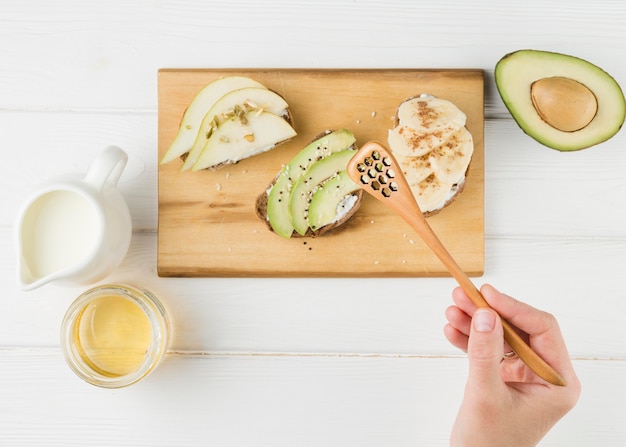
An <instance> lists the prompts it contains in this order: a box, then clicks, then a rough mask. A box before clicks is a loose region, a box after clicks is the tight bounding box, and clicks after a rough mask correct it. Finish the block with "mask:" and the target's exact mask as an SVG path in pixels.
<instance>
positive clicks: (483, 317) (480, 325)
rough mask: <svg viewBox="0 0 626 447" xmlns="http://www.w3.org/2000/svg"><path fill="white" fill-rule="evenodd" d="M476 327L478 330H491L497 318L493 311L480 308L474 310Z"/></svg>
mask: <svg viewBox="0 0 626 447" xmlns="http://www.w3.org/2000/svg"><path fill="white" fill-rule="evenodd" d="M472 321H473V323H474V329H476V330H477V331H478V332H491V331H493V329H494V328H495V326H496V319H495V317H494V315H493V313H492V312H491V311H490V310H487V309H478V310H477V311H476V312H474V318H472Z"/></svg>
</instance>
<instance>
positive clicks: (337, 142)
mask: <svg viewBox="0 0 626 447" xmlns="http://www.w3.org/2000/svg"><path fill="white" fill-rule="evenodd" d="M355 142H356V138H355V137H354V134H353V133H352V132H350V131H349V130H347V129H339V130H336V131H334V132H330V133H327V134H324V135H323V136H322V137H320V138H318V139H316V140H315V141H313V142H311V143H310V144H309V145H307V146H306V147H305V148H304V149H302V150H301V151H300V152H298V154H297V155H296V156H295V157H294V158H293V159H292V160H291V161H290V162H289V163H288V164H286V165H285V166H283V168H282V169H281V170H280V172H279V173H278V176H277V178H276V181H275V182H274V185H273V186H272V188H271V189H270V191H269V194H268V198H267V218H268V220H269V223H270V226H271V227H272V229H273V230H274V232H275V233H276V234H278V235H280V236H282V237H285V238H289V237H291V235H292V234H293V231H294V226H293V224H292V222H291V216H290V214H289V197H290V193H291V190H292V188H293V185H294V184H295V183H296V182H297V181H298V180H299V179H300V177H302V176H303V175H304V173H305V172H306V171H307V170H308V169H309V168H310V167H311V165H312V164H313V163H315V162H317V161H319V160H321V159H322V158H325V157H327V156H328V155H330V154H333V153H335V152H339V151H341V150H344V149H348V148H349V147H351V146H352V145H353V144H354V143H355Z"/></svg>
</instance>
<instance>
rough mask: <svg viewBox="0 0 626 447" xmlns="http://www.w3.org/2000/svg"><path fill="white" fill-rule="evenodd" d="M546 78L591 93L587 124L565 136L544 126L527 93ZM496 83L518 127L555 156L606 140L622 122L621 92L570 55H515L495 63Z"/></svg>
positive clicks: (595, 69)
mask: <svg viewBox="0 0 626 447" xmlns="http://www.w3.org/2000/svg"><path fill="white" fill-rule="evenodd" d="M547 78H566V79H571V80H573V81H576V82H578V83H579V84H582V85H583V86H584V87H586V88H587V89H588V90H589V91H590V92H591V93H593V96H595V100H596V102H597V112H596V114H595V116H594V117H593V118H592V119H591V121H590V122H589V123H588V124H586V125H585V126H584V127H582V128H581V129H577V130H573V131H564V130H559V129H558V128H556V127H554V126H553V125H551V124H549V123H548V122H546V121H544V119H543V118H542V117H541V115H540V113H539V111H538V109H537V108H536V106H535V104H533V100H532V97H531V88H532V85H533V83H535V82H536V81H539V80H542V79H547ZM495 81H496V86H497V89H498V92H499V94H500V96H501V98H502V101H503V102H504V104H505V105H506V107H507V109H508V110H509V112H510V113H511V115H512V116H513V119H515V121H516V122H517V124H518V125H519V127H520V128H521V129H522V130H523V131H524V132H525V133H527V134H528V135H529V136H531V137H532V138H534V139H535V140H537V141H538V142H540V143H541V144H543V145H545V146H548V147H550V148H552V149H556V150H559V151H575V150H580V149H585V148H588V147H590V146H593V145H596V144H599V143H601V142H603V141H606V140H608V139H609V138H611V137H612V136H613V135H615V134H616V133H617V132H618V131H619V130H620V128H621V126H622V124H623V123H624V118H625V117H626V101H625V99H624V93H623V92H622V89H621V88H620V86H619V85H618V83H617V82H616V81H615V79H613V78H612V77H611V76H610V75H609V74H608V73H606V72H605V71H604V70H602V69H601V68H599V67H597V66H596V65H594V64H592V63H590V62H588V61H586V60H583V59H580V58H577V57H574V56H569V55H565V54H559V53H552V52H548V51H538V50H520V51H516V52H513V53H510V54H507V55H506V56H504V57H503V58H502V59H500V61H498V63H497V64H496V67H495ZM563 107H564V109H566V108H567V107H569V105H568V104H563Z"/></svg>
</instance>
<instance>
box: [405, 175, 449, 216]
mask: <svg viewBox="0 0 626 447" xmlns="http://www.w3.org/2000/svg"><path fill="white" fill-rule="evenodd" d="M409 186H410V187H411V192H413V196H414V197H415V200H417V204H418V205H419V207H420V209H421V210H422V212H423V213H430V212H432V211H433V210H437V209H439V208H441V207H442V206H443V205H444V204H445V203H446V202H447V201H448V200H449V199H450V197H451V191H455V189H454V188H453V184H452V183H445V182H442V181H441V180H439V179H438V178H437V177H436V176H435V174H431V175H430V176H428V177H427V178H425V179H424V180H422V181H421V182H419V183H414V184H409Z"/></svg>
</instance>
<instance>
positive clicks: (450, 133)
mask: <svg viewBox="0 0 626 447" xmlns="http://www.w3.org/2000/svg"><path fill="white" fill-rule="evenodd" d="M466 118H467V117H466V116H465V114H464V113H463V112H462V111H461V110H460V109H459V108H458V107H457V106H456V105H455V104H453V103H452V102H450V101H448V100H445V99H442V98H437V97H435V96H432V95H428V94H422V95H419V96H416V97H412V98H409V99H407V100H405V101H403V102H402V103H401V104H400V105H399V107H398V109H397V112H396V116H395V119H394V126H395V127H394V128H393V129H391V130H390V131H389V134H388V144H389V148H390V149H391V151H392V152H393V154H394V156H395V157H396V159H397V160H398V163H399V164H400V166H401V168H402V171H403V173H404V175H405V177H406V179H407V182H408V183H409V186H410V187H411V191H412V192H413V196H414V197H415V199H416V201H417V203H418V205H419V207H420V209H421V210H422V213H423V214H424V215H425V216H432V215H434V214H437V213H438V212H439V211H441V210H442V209H443V208H445V207H446V206H448V205H449V204H450V203H452V201H454V199H455V198H456V197H457V195H458V194H459V193H461V192H462V191H463V188H464V186H465V179H466V176H467V173H468V170H469V164H470V161H471V159H472V155H473V153H474V143H473V140H472V135H471V133H470V132H469V130H468V129H467V128H466V127H465V124H466Z"/></svg>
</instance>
